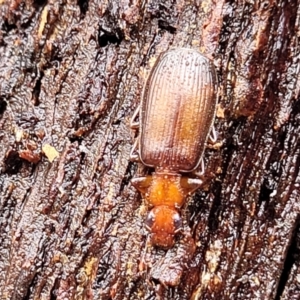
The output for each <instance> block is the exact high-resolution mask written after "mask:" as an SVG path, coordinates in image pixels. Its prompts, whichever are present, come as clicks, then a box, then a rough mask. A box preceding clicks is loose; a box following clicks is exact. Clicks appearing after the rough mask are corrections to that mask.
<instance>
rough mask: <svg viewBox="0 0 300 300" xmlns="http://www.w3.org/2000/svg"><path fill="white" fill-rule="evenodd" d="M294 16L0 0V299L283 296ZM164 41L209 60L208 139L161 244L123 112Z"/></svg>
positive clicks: (292, 184) (281, 7) (291, 277)
mask: <svg viewBox="0 0 300 300" xmlns="http://www.w3.org/2000/svg"><path fill="white" fill-rule="evenodd" d="M299 22H300V5H299V0H298V1H297V0H294V1H288V0H280V1H252V2H251V1H249V2H225V1H197V0H195V1H192V2H188V1H179V0H178V1H171V0H170V1H168V0H166V1H154V0H153V1H148V2H143V1H100V0H99V1H97V0H96V1H81V0H80V1H63V0H60V1H56V0H51V1H30V0H28V1H22V0H14V1H9V0H2V1H0V28H1V30H0V141H1V145H0V172H1V173H0V239H1V242H0V243H1V244H0V298H1V299H120V300H123V299H243V300H244V299H251V300H252V299H284V300H285V299H299V294H300V271H299V264H300V259H299V252H300V251H299V243H300V240H299V226H298V219H299V202H300V172H299V168H300V154H299V152H300V147H299V146H300V140H299V135H300V126H299V125H300V101H299V90H300V76H299V65H300V64H299V57H300V47H299ZM179 46H181V47H182V46H184V47H194V48H196V49H199V50H201V51H202V52H203V53H204V54H205V55H206V56H208V57H210V58H212V59H213V61H214V63H215V65H216V67H217V71H218V78H219V86H220V93H219V108H218V114H217V118H216V121H215V125H216V128H217V130H218V132H219V137H218V144H217V145H216V146H215V147H214V148H216V149H212V148H208V149H207V150H206V152H205V164H206V183H205V186H204V187H203V189H200V190H199V191H198V192H197V193H196V195H195V196H194V197H193V198H192V199H191V201H190V203H189V205H188V206H187V208H186V210H185V212H184V217H185V220H186V224H185V231H184V232H183V234H182V235H181V236H180V237H179V238H178V241H177V242H176V245H175V246H174V247H173V248H172V249H170V250H168V251H164V250H160V249H156V248H153V247H151V246H150V245H149V243H147V231H146V230H145V229H144V227H143V218H144V216H145V207H144V206H143V205H142V200H141V197H140V195H139V194H138V193H137V192H136V191H135V189H134V188H133V187H132V186H131V184H130V179H131V178H132V177H134V176H136V175H137V174H138V173H144V172H147V171H149V170H147V169H144V168H142V167H141V166H139V167H138V164H136V163H131V162H129V152H130V150H131V147H132V144H133V141H134V133H133V132H132V131H131V130H130V128H129V120H130V116H131V115H132V113H133V111H134V109H135V108H136V107H137V105H138V103H139V96H140V92H141V87H142V85H143V82H144V81H145V78H146V76H147V73H148V72H149V69H150V68H151V66H152V65H153V63H154V61H155V59H156V58H157V56H158V55H159V53H161V52H162V51H164V50H167V49H169V48H170V47H179ZM190 235H192V237H193V239H192V238H191V237H190ZM193 240H194V241H195V243H196V245H197V247H194V246H193V245H194V242H193Z"/></svg>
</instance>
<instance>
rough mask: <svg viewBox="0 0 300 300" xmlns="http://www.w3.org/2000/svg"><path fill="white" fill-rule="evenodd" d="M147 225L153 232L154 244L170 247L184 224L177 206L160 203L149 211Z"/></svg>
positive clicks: (152, 239) (152, 240)
mask: <svg viewBox="0 0 300 300" xmlns="http://www.w3.org/2000/svg"><path fill="white" fill-rule="evenodd" d="M145 225H146V227H147V229H148V230H149V231H150V232H151V243H152V245H154V246H158V247H161V248H165V249H168V248H171V247H172V246H173V245H174V237H175V235H176V233H177V232H178V231H180V229H181V225H182V224H181V217H180V215H179V213H178V212H177V211H176V209H175V208H172V207H169V206H165V205H160V206H157V207H154V208H153V209H152V210H151V211H150V212H149V214H148V216H147V219H146V222H145Z"/></svg>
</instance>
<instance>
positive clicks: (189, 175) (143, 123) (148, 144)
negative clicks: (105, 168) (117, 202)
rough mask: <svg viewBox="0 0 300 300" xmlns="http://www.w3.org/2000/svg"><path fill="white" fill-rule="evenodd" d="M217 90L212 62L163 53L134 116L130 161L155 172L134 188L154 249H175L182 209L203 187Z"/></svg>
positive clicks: (182, 52)
mask: <svg viewBox="0 0 300 300" xmlns="http://www.w3.org/2000/svg"><path fill="white" fill-rule="evenodd" d="M216 90H217V88H216V75H215V70H214V67H213V65H212V63H211V61H210V60H209V59H208V58H206V57H204V56H203V55H202V54H201V53H199V52H198V51H196V50H194V49H188V48H177V49H173V50H170V51H167V52H165V53H162V54H161V55H160V56H159V57H158V59H157V61H156V64H155V65H154V67H153V69H152V70H151V73H150V75H149V77H148V79H147V81H146V84H145V86H144V90H143V94H142V98H141V105H140V107H139V108H138V110H137V111H136V113H135V114H134V116H133V118H132V128H139V137H138V138H137V141H136V143H135V145H134V147H133V150H132V153H131V158H132V159H137V160H139V161H140V162H141V163H143V164H144V165H146V166H149V167H152V168H154V169H155V171H154V172H153V173H152V175H147V176H144V177H138V178H134V179H133V180H132V184H133V185H134V186H135V187H136V188H137V189H138V190H139V191H140V192H141V194H142V196H143V198H144V200H145V202H146V204H147V206H148V207H149V210H150V211H149V213H148V216H147V218H146V223H145V225H146V227H147V228H148V229H149V231H150V238H151V242H152V244H153V245H154V246H158V247H162V248H170V247H172V246H173V245H174V237H175V235H176V233H177V232H178V231H180V229H181V217H180V208H181V207H182V206H183V204H184V203H185V201H186V198H187V196H188V195H190V194H191V193H193V192H194V191H195V190H196V189H197V188H198V187H199V186H200V185H201V183H202V181H201V180H200V179H199V178H195V177H196V176H195V171H196V170H197V168H199V165H200V162H201V158H202V154H203V151H204V149H205V144H206V141H207V138H208V136H209V133H210V131H211V128H212V124H213V120H214V116H215V110H216ZM137 117H138V118H139V122H138V123H137V122H135V119H136V118H137ZM193 172H194V173H193Z"/></svg>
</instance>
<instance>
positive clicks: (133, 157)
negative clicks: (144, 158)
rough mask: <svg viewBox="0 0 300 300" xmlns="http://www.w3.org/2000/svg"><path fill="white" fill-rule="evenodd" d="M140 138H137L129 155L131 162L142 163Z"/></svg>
mask: <svg viewBox="0 0 300 300" xmlns="http://www.w3.org/2000/svg"><path fill="white" fill-rule="evenodd" d="M138 145H139V138H137V139H136V140H135V142H134V144H133V146H132V149H131V151H130V154H129V159H130V160H131V161H136V162H141V159H140V154H139V151H138Z"/></svg>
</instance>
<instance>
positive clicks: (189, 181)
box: [180, 177, 203, 195]
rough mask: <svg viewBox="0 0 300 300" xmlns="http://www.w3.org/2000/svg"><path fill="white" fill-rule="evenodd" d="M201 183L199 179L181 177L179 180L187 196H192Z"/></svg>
mask: <svg viewBox="0 0 300 300" xmlns="http://www.w3.org/2000/svg"><path fill="white" fill-rule="evenodd" d="M202 183H203V181H202V180H201V179H199V178H188V177H182V178H181V180H180V185H181V187H182V189H183V190H184V192H185V193H186V194H187V195H188V194H192V193H193V192H194V191H195V190H197V189H198V188H199V187H200V186H201V185H202Z"/></svg>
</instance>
